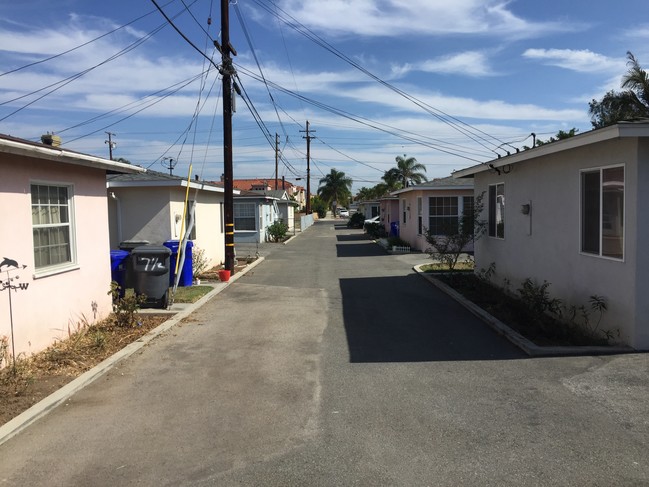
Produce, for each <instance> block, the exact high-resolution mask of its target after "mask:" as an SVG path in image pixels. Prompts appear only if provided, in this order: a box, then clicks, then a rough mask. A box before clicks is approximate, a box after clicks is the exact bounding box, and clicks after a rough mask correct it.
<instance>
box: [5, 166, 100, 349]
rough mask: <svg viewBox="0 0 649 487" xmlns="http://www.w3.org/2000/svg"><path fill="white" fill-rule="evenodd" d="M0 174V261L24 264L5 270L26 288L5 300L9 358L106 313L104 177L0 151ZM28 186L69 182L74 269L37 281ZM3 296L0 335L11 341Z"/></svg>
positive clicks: (75, 168)
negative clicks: (12, 351)
mask: <svg viewBox="0 0 649 487" xmlns="http://www.w3.org/2000/svg"><path fill="white" fill-rule="evenodd" d="M0 174H1V175H2V177H0V215H1V218H0V235H1V236H2V239H1V240H2V243H0V257H8V258H11V259H14V260H16V261H17V262H18V263H19V264H20V265H21V266H22V265H27V268H25V269H24V270H22V269H21V270H20V271H16V272H13V271H12V272H11V276H12V277H18V278H19V279H18V280H17V281H19V282H22V283H26V284H28V287H27V289H26V290H20V291H18V292H13V293H12V295H11V301H12V309H13V323H14V336H15V340H16V341H15V346H16V353H26V354H30V353H32V352H37V351H39V350H42V349H43V348H45V347H46V346H48V345H50V344H52V343H53V341H54V340H55V339H57V338H62V337H65V336H67V332H68V327H69V328H70V329H74V328H75V327H76V326H77V323H79V322H81V321H83V320H88V321H93V320H94V319H101V318H104V317H106V316H107V315H108V314H109V313H110V311H111V301H110V297H109V296H108V294H107V293H108V290H109V285H110V280H111V279H110V253H109V245H108V221H107V204H106V174H105V171H102V170H95V169H88V168H82V167H76V166H70V165H65V164H56V163H54V162H50V161H48V162H46V163H44V162H41V161H39V160H36V159H28V158H21V157H9V156H7V155H6V154H3V155H2V156H1V158H0ZM32 182H39V183H44V182H48V183H52V184H58V183H60V184H70V185H72V186H73V193H74V198H73V205H74V228H75V232H74V234H75V240H76V256H77V266H76V267H75V268H73V269H70V270H67V271H65V272H60V273H57V274H53V275H49V276H47V277H38V278H35V277H34V271H35V268H34V253H33V237H32V226H31V224H32V215H31V194H30V185H31V183H32ZM6 269H7V268H6V267H3V272H2V277H1V279H3V280H5V279H6V277H7V273H6V272H5V271H6ZM17 281H14V282H17ZM8 293H9V291H8V290H4V291H0V335H6V336H11V329H10V328H11V327H10V315H9V302H8V301H9V299H8Z"/></svg>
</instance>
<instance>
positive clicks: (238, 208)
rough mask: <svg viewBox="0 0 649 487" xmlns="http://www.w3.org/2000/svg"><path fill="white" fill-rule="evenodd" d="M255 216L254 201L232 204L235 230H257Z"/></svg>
mask: <svg viewBox="0 0 649 487" xmlns="http://www.w3.org/2000/svg"><path fill="white" fill-rule="evenodd" d="M255 218H256V217H255V203H235V204H234V229H235V230H257V225H256V222H255Z"/></svg>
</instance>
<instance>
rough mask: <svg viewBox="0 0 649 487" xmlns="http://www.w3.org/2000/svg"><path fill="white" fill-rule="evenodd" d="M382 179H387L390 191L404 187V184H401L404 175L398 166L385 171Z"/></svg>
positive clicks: (386, 182)
mask: <svg viewBox="0 0 649 487" xmlns="http://www.w3.org/2000/svg"><path fill="white" fill-rule="evenodd" d="M425 170H426V168H424V171H425ZM381 179H382V180H383V181H385V184H386V186H387V190H388V193H391V192H392V191H396V190H397V189H401V188H402V187H403V185H402V184H401V181H402V180H403V176H402V175H401V171H399V169H398V168H396V167H393V168H392V169H388V170H387V171H385V173H384V174H383V176H381Z"/></svg>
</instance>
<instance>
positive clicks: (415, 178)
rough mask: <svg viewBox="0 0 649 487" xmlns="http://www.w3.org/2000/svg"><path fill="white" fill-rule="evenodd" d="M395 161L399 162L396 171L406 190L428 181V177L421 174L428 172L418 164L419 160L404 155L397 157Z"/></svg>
mask: <svg viewBox="0 0 649 487" xmlns="http://www.w3.org/2000/svg"><path fill="white" fill-rule="evenodd" d="M395 160H396V161H397V167H396V169H397V171H398V174H399V179H400V180H401V181H402V183H403V186H404V188H407V187H408V186H411V185H412V184H413V183H414V184H421V183H423V182H424V181H428V180H427V179H426V176H425V175H424V174H423V173H422V172H421V171H423V172H426V166H424V165H423V164H420V163H419V162H417V159H415V158H414V157H407V156H406V155H405V154H404V155H403V157H401V156H397V157H396V158H395ZM388 172H389V171H388Z"/></svg>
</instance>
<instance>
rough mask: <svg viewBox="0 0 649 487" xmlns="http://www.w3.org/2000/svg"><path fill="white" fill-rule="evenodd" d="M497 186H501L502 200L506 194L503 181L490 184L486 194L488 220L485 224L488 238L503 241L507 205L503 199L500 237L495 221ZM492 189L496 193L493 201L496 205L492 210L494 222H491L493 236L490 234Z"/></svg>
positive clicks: (496, 221)
mask: <svg viewBox="0 0 649 487" xmlns="http://www.w3.org/2000/svg"><path fill="white" fill-rule="evenodd" d="M498 186H502V187H503V199H504V198H505V194H506V193H505V183H504V181H501V182H498V183H494V184H490V185H489V187H488V193H487V201H488V206H487V215H488V218H489V219H488V222H487V235H488V236H489V237H491V238H496V239H498V240H504V239H505V217H506V214H507V204H506V199H505V202H504V203H503V205H502V206H503V209H504V211H503V212H502V213H503V214H502V218H501V219H502V224H503V234H502V236H500V235H498V219H497V214H498V211H497V205H498ZM492 187H493V188H495V190H494V191H495V192H496V197H495V200H494V204H495V205H496V207H495V208H493V214H494V218H495V220H494V222H493V228H494V231H493V234H492V232H491V210H492V208H491V188H492ZM474 204H475V203H474Z"/></svg>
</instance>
